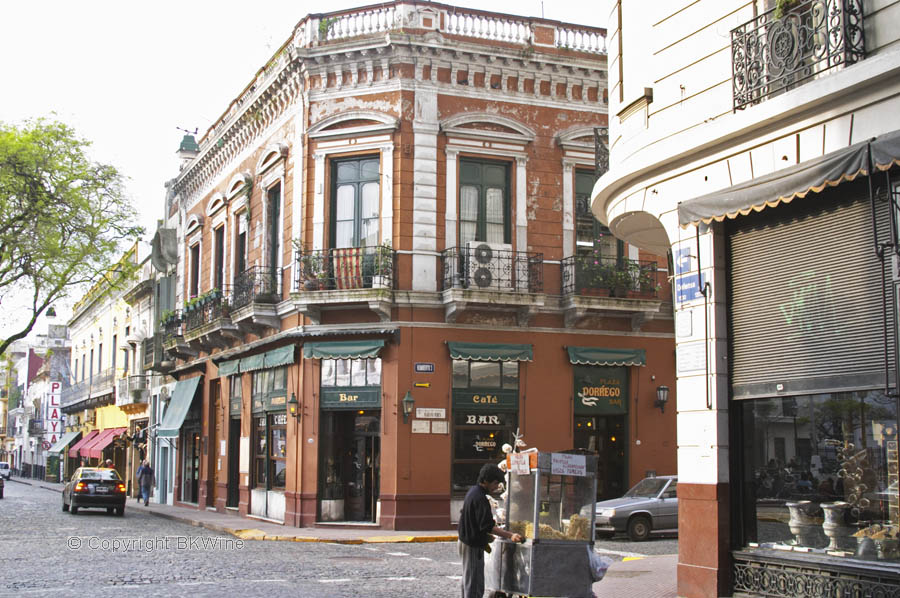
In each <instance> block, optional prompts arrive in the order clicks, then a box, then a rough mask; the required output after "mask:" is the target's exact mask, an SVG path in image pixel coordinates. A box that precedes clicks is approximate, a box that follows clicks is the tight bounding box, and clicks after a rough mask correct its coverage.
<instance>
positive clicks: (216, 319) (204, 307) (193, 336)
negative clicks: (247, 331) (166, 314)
mask: <svg viewBox="0 0 900 598" xmlns="http://www.w3.org/2000/svg"><path fill="white" fill-rule="evenodd" d="M231 310H232V305H231V289H230V288H229V287H223V288H221V289H220V288H218V287H214V288H212V289H210V290H208V291H206V292H204V293H203V294H201V295H198V296H196V297H192V298H190V299H188V300H187V301H186V302H185V304H184V308H183V309H182V310H181V313H182V318H183V320H184V328H183V335H184V340H185V342H186V343H188V344H189V345H190V346H191V348H193V349H195V350H198V351H199V350H202V351H206V352H209V351H210V350H211V349H212V348H213V347H218V348H220V349H221V348H225V347H227V346H229V344H230V343H231V341H233V340H239V339H240V337H241V335H240V332H239V331H238V327H237V326H236V325H235V324H234V322H232V321H231Z"/></svg>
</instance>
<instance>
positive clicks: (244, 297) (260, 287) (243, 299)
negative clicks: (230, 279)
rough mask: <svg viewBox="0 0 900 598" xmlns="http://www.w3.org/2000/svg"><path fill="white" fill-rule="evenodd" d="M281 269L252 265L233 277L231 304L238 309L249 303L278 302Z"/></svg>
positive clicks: (279, 297)
mask: <svg viewBox="0 0 900 598" xmlns="http://www.w3.org/2000/svg"><path fill="white" fill-rule="evenodd" d="M281 280H282V276H281V270H280V269H279V268H263V267H262V266H254V267H252V268H248V269H247V270H244V271H243V272H241V273H240V274H238V275H237V276H236V277H235V279H234V293H233V294H232V296H231V305H232V307H233V308H234V309H240V308H241V307H244V306H245V305H249V304H250V303H254V302H255V303H278V302H279V301H280V300H281Z"/></svg>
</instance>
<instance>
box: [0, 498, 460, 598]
mask: <svg viewBox="0 0 900 598" xmlns="http://www.w3.org/2000/svg"><path fill="white" fill-rule="evenodd" d="M152 508H153V507H152V506H150V507H144V506H142V505H138V504H137V503H135V502H134V501H131V502H129V503H128V505H127V507H126V509H125V517H123V518H120V517H115V516H110V515H107V514H106V512H105V511H103V510H92V509H89V510H82V511H80V512H79V513H78V514H77V515H74V516H73V515H71V514H69V513H64V512H63V511H62V509H61V498H60V495H59V494H58V493H56V492H53V491H50V490H46V489H43V488H40V487H36V486H28V485H25V484H22V483H17V482H15V481H12V482H9V483H7V486H6V497H5V498H4V499H3V500H2V501H0V530H2V531H0V570H2V571H3V572H4V573H3V576H2V577H3V581H2V582H0V595H4V596H12V595H16V596H40V595H53V596H80V597H84V596H86V595H89V596H117V597H119V598H121V596H123V595H124V594H123V591H124V592H126V593H127V592H133V591H135V590H137V589H138V588H139V587H141V588H144V589H145V590H146V591H150V592H153V593H154V594H157V595H162V596H191V597H195V598H196V597H199V596H217V597H221V596H223V595H239V596H269V597H274V596H310V597H312V596H316V597H327V596H335V597H338V596H361V595H366V596H371V597H376V596H385V597H387V596H392V597H397V596H426V595H427V596H457V595H458V594H459V585H458V584H459V581H458V575H459V571H460V565H459V562H458V559H457V558H456V547H455V545H453V544H451V543H428V544H402V545H394V544H384V545H368V546H358V545H339V544H327V543H291V542H258V541H242V540H239V539H236V538H234V537H232V536H225V535H221V534H216V533H213V532H210V531H208V530H205V529H202V528H197V527H192V526H188V525H185V524H182V523H178V522H174V521H169V520H166V519H162V518H158V517H154V516H152V515H150V514H148V513H146V512H145V511H146V510H148V509H152Z"/></svg>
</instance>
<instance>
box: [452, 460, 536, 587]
mask: <svg viewBox="0 0 900 598" xmlns="http://www.w3.org/2000/svg"><path fill="white" fill-rule="evenodd" d="M504 478H505V476H504V474H503V471H502V470H501V469H500V468H499V467H497V466H496V465H492V464H490V463H489V464H487V465H485V466H484V467H482V468H481V471H479V472H478V483H476V484H475V485H474V486H472V487H471V488H470V489H469V492H468V494H466V499H465V501H464V502H463V508H462V511H461V512H460V516H459V556H460V557H461V558H462V566H463V576H462V577H463V578H462V598H482V596H483V595H484V553H485V551H486V550H488V545H489V544H490V543H491V541H492V540H493V539H494V535H496V536H501V537H503V538H506V539H508V540H512V541H513V542H521V541H522V536H521V535H520V534H516V533H513V532H509V531H506V530H505V529H503V528H500V527H498V526H497V523H496V522H495V521H494V515H493V513H492V512H491V504H490V503H489V502H488V494H494V493H496V492H497V489H498V488H499V487H500V483H501V482H503V480H504ZM492 534H493V535H492Z"/></svg>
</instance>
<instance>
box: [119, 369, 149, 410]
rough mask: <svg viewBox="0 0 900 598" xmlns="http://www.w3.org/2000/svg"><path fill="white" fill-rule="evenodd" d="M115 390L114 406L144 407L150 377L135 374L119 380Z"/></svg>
mask: <svg viewBox="0 0 900 598" xmlns="http://www.w3.org/2000/svg"><path fill="white" fill-rule="evenodd" d="M117 390H118V392H117V393H116V406H118V407H127V406H130V405H140V406H143V405H146V404H147V397H148V395H149V394H150V392H149V390H150V376H147V375H143V374H136V375H133V376H125V377H124V378H120V379H119V381H118V389H117Z"/></svg>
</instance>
